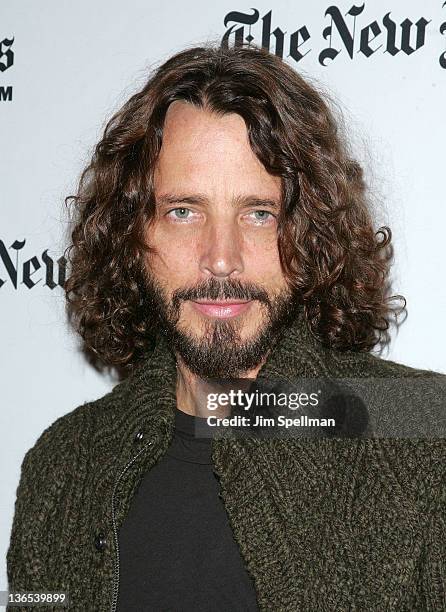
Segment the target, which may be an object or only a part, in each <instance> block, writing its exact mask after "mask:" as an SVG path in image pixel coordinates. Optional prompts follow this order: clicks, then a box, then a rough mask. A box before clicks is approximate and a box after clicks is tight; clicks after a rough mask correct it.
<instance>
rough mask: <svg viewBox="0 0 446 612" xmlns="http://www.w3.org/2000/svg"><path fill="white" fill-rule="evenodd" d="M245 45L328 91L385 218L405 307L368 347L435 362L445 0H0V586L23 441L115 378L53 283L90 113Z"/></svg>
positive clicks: (60, 268) (436, 365)
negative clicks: (194, 54) (98, 360)
mask: <svg viewBox="0 0 446 612" xmlns="http://www.w3.org/2000/svg"><path fill="white" fill-rule="evenodd" d="M204 42H214V43H215V44H217V45H229V46H232V45H236V44H241V43H242V42H244V43H246V42H248V43H249V42H250V43H252V44H255V45H261V46H263V47H265V48H268V49H269V50H270V51H271V52H272V53H275V54H276V55H278V56H280V57H281V58H283V59H284V60H285V61H286V62H288V63H289V65H290V66H291V67H292V68H294V69H295V70H297V71H300V72H301V73H302V75H303V76H306V77H308V78H309V79H311V80H312V82H314V83H315V84H316V85H317V86H318V87H319V88H320V89H321V90H323V91H326V92H327V93H328V94H329V96H330V98H331V99H332V100H333V101H334V104H335V105H336V106H337V107H338V108H339V109H340V110H341V111H342V116H343V121H344V124H345V126H346V129H347V132H348V134H349V137H350V141H351V143H352V148H353V151H354V153H355V155H356V157H357V159H358V160H359V161H361V163H362V164H363V167H364V170H365V175H366V178H367V181H368V183H369V185H370V191H371V195H372V200H373V206H374V214H375V218H376V227H377V228H378V227H379V225H383V224H385V225H389V226H390V228H391V230H392V233H393V243H394V249H395V263H394V266H393V274H392V279H393V293H394V294H396V293H398V294H402V295H403V296H404V297H405V298H406V299H407V311H408V317H407V320H406V321H405V323H404V324H403V325H402V327H400V329H399V331H398V333H395V332H394V333H393V340H392V344H391V346H390V348H389V350H388V351H386V352H385V353H384V354H383V355H382V357H383V358H385V359H392V360H395V361H400V362H402V363H405V364H407V365H411V366H415V367H421V368H427V369H434V370H438V371H441V372H445V371H446V356H445V348H444V347H445V345H446V326H445V323H444V320H445V315H446V308H445V306H446V285H445V261H444V252H445V241H446V235H445V227H446V198H445V187H444V181H445V163H446V161H445V160H446V157H445V155H446V154H445V141H446V127H445V108H446V2H445V1H442V0H426V1H425V2H416V1H415V0H410V1H408V0H373V2H372V1H371V0H369V1H364V2H360V1H358V2H349V1H337V2H336V1H335V2H325V1H322V0H318V1H316V2H309V1H307V2H304V1H300V2H288V1H286V0H275V1H274V3H273V2H267V1H262V2H251V1H250V2H245V1H243V0H231V2H227V1H220V2H218V3H210V2H204V0H200V1H195V2H194V1H193V2H187V3H186V2H180V1H179V0H170V1H168V2H159V1H156V0H153V1H151V2H148V1H147V0H127V1H126V2H120V1H118V0H107V1H105V0H96V2H91V1H87V0H77V2H70V1H69V0H42V1H41V2H35V1H31V0H22V1H21V2H16V1H15V0H3V1H2V3H1V5H0V134H1V147H0V173H1V175H0V176H1V178H0V202H1V204H0V206H1V208H0V221H1V222H0V313H1V316H0V334H1V344H0V352H1V370H0V371H1V381H0V382H1V386H0V402H1V411H0V423H1V431H2V444H1V447H0V459H1V461H0V465H1V479H2V480H1V487H2V490H1V495H0V504H1V518H0V520H1V529H0V556H1V560H2V561H1V564H0V589H6V587H7V584H6V562H5V555H6V550H7V548H8V545H9V534H10V529H11V524H12V517H13V510H14V500H15V495H16V487H17V484H18V479H19V475H20V465H21V461H22V459H23V456H24V454H25V452H26V451H27V450H28V448H30V447H31V446H32V445H33V444H34V443H35V441H36V439H37V438H38V436H39V435H40V433H41V432H42V431H43V430H44V429H45V428H46V427H48V425H50V424H51V423H52V422H53V421H54V420H55V419H56V418H57V417H59V416H61V415H63V414H65V413H67V412H69V411H71V410H73V409H74V408H75V407H76V406H78V405H79V404H81V403H83V402H85V401H88V400H92V399H95V398H96V397H99V396H101V395H103V394H104V393H105V392H106V391H108V390H110V389H111V388H112V386H113V385H114V384H116V380H115V379H113V378H112V377H111V376H104V375H99V374H98V373H96V372H95V371H94V370H93V369H92V368H91V367H90V366H88V364H87V363H86V362H85V361H84V360H83V358H82V355H81V353H80V351H79V344H78V340H77V338H76V337H74V335H73V334H72V332H70V330H69V328H68V325H67V322H66V318H65V311H64V296H63V290H62V286H63V283H64V281H65V279H66V277H67V274H68V272H69V270H68V269H67V262H66V260H65V258H64V248H65V247H66V245H67V219H68V216H67V211H66V207H65V205H64V198H65V197H66V196H67V195H70V194H72V193H74V191H75V189H76V183H77V180H78V178H79V174H80V172H81V170H82V169H83V167H84V165H85V164H86V163H87V161H88V159H89V157H90V155H91V153H92V149H93V146H94V145H95V143H96V142H97V140H98V138H99V136H100V134H101V132H102V130H103V128H104V126H105V123H106V121H107V120H108V119H109V118H110V117H111V115H112V114H113V112H114V111H115V110H117V109H118V108H119V107H120V106H121V105H122V104H123V103H124V102H125V101H126V100H127V99H128V98H129V97H130V95H132V94H133V93H134V92H136V91H137V90H138V89H139V88H140V87H141V86H142V85H143V83H144V82H145V81H146V79H147V77H148V74H149V72H150V70H151V69H152V68H154V67H156V66H157V65H159V64H160V63H162V62H163V61H164V60H166V59H167V58H168V57H169V56H170V55H171V54H173V53H175V52H177V51H179V50H181V49H182V48H184V47H186V46H187V47H190V46H193V45H199V44H200V43H204Z"/></svg>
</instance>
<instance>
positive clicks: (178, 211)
mask: <svg viewBox="0 0 446 612" xmlns="http://www.w3.org/2000/svg"><path fill="white" fill-rule="evenodd" d="M190 212H191V211H190V210H189V208H184V207H179V208H173V209H172V210H169V212H168V213H167V214H168V215H169V216H170V217H173V218H174V219H179V220H183V219H188V218H189V213H190Z"/></svg>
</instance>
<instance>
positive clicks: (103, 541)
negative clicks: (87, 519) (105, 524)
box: [94, 532, 107, 552]
mask: <svg viewBox="0 0 446 612" xmlns="http://www.w3.org/2000/svg"><path fill="white" fill-rule="evenodd" d="M94 545H95V546H96V550H98V551H99V552H102V551H103V550H104V549H105V547H106V546H107V538H106V537H105V535H104V534H103V533H102V532H101V533H98V534H97V535H96V537H95V540H94Z"/></svg>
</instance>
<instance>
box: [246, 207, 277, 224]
mask: <svg viewBox="0 0 446 612" xmlns="http://www.w3.org/2000/svg"><path fill="white" fill-rule="evenodd" d="M250 215H252V217H251V218H252V219H253V220H254V221H255V222H256V224H257V225H264V224H266V223H270V222H271V221H273V220H274V219H275V215H273V214H272V213H270V212H269V211H268V210H254V211H253V212H252V213H250Z"/></svg>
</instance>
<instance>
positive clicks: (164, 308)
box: [145, 272, 298, 378]
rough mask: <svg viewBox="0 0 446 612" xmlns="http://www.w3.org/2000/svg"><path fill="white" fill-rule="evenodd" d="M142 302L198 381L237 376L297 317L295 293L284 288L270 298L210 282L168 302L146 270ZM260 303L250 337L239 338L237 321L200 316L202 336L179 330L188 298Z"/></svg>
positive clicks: (258, 290)
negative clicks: (253, 329) (182, 312)
mask: <svg viewBox="0 0 446 612" xmlns="http://www.w3.org/2000/svg"><path fill="white" fill-rule="evenodd" d="M145 282H146V295H145V298H146V304H147V308H148V309H149V312H150V313H151V316H152V317H153V315H155V325H156V327H158V329H159V331H161V332H162V333H163V334H164V336H165V337H166V338H167V340H168V342H169V344H170V345H171V347H172V348H173V350H174V352H176V353H178V354H179V355H180V356H181V358H182V359H183V361H184V363H185V364H186V366H187V367H188V369H189V370H190V371H191V372H193V373H194V374H196V375H197V376H199V377H200V378H240V377H242V374H243V373H246V372H247V371H249V370H252V369H253V368H255V367H257V366H258V365H259V364H260V363H261V362H262V360H263V359H264V358H265V357H266V355H267V353H268V352H269V351H270V349H271V348H272V346H273V344H274V343H275V341H276V340H277V339H278V337H279V335H280V332H281V331H282V330H283V329H284V328H285V327H287V326H288V325H289V324H290V323H291V321H292V320H293V318H294V316H295V314H296V307H297V305H298V298H297V294H295V293H292V292H291V291H290V290H289V289H283V290H281V291H280V292H279V293H277V294H275V295H274V296H269V294H268V293H267V292H266V291H265V289H263V287H261V286H259V285H256V284H253V283H241V282H240V281H238V280H232V279H226V280H224V281H219V280H217V279H216V278H215V277H211V278H209V280H206V281H204V282H202V283H200V284H197V285H194V286H193V287H188V288H183V289H176V290H175V291H174V292H173V294H172V297H171V300H170V301H169V300H168V298H167V297H166V295H165V292H164V290H163V288H162V286H161V285H160V284H159V283H158V282H157V281H156V279H155V278H154V277H153V276H152V275H151V274H150V273H149V272H148V273H147V274H146V278H145ZM200 299H201V300H204V299H209V300H230V299H239V300H258V301H259V302H260V303H261V305H262V306H263V307H262V310H263V315H262V316H261V320H260V321H259V325H258V326H257V329H256V330H255V331H254V333H253V334H252V336H253V337H251V338H248V339H245V340H243V339H242V338H241V335H240V332H241V330H242V328H243V320H241V319H237V318H234V319H223V320H222V319H207V318H203V319H204V320H203V323H202V335H201V336H200V337H197V336H196V335H194V334H192V333H190V332H187V331H183V330H182V329H181V328H180V327H179V326H178V321H179V318H180V308H181V303H182V302H183V301H187V300H200Z"/></svg>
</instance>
